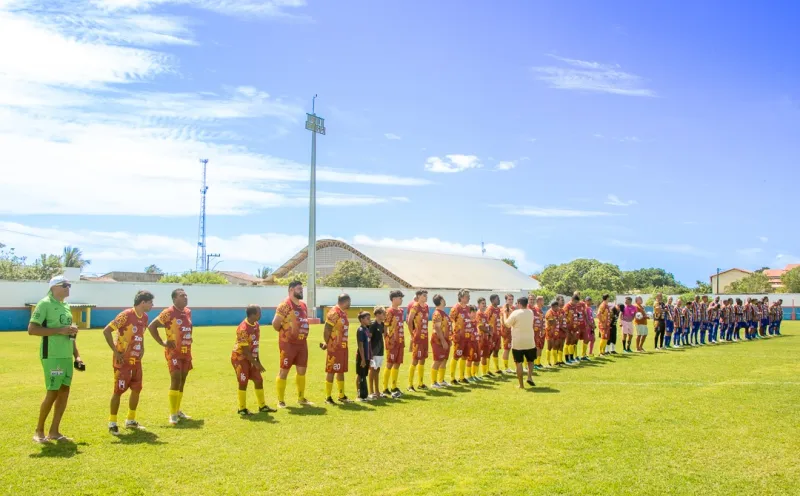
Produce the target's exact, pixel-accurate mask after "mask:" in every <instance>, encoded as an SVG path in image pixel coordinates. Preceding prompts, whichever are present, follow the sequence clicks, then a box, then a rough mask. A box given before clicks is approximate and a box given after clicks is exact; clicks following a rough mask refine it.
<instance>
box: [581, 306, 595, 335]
mask: <svg viewBox="0 0 800 496" xmlns="http://www.w3.org/2000/svg"><path fill="white" fill-rule="evenodd" d="M584 307H586V314H585V318H584V320H583V325H585V326H586V328H587V329H594V326H595V324H594V310H592V307H591V305H584Z"/></svg>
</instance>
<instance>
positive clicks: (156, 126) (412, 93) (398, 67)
mask: <svg viewBox="0 0 800 496" xmlns="http://www.w3.org/2000/svg"><path fill="white" fill-rule="evenodd" d="M798 15H800V6H798V5H797V4H796V3H792V2H783V3H780V2H770V3H768V4H764V5H761V4H756V3H755V2H751V3H749V4H748V5H744V4H741V3H736V4H734V3H731V2H702V4H697V3H696V2H678V3H675V2H647V3H646V4H643V3H641V2H590V1H583V2H578V1H573V2H556V1H552V2H527V1H517V2H514V1H505V2H491V3H490V2H460V1H439V2H425V1H419V2H412V1H403V2H369V1H359V2H356V1H337V2H323V1H314V0H309V1H307V2H304V1H302V0H283V1H274V2H256V1H248V0H246V1H242V2H235V1H232V0H230V1H229V0H197V1H188V0H187V1H171V0H96V1H83V0H62V1H59V2H43V1H36V0H30V1H27V0H0V43H2V44H3V46H15V47H18V48H17V50H15V51H13V52H12V51H10V50H3V53H2V54H0V148H2V149H3V150H4V152H3V160H2V165H1V166H0V167H2V170H3V175H4V181H3V183H2V184H0V241H2V242H3V243H5V244H7V245H9V246H14V247H16V248H17V251H18V252H20V253H22V254H24V255H29V256H32V257H35V256H36V255H38V254H39V253H41V252H43V251H60V248H61V247H62V246H64V245H65V244H73V245H77V246H80V247H81V248H83V249H84V251H85V252H86V254H87V257H88V258H91V259H92V260H93V263H92V265H91V266H90V270H91V271H93V272H98V273H102V272H106V271H110V270H141V269H142V268H144V267H145V266H146V265H149V264H150V263H156V264H157V265H159V266H160V267H162V268H163V269H165V270H167V271H170V272H176V271H183V270H187V269H190V268H192V267H193V266H194V255H195V241H196V236H197V214H198V211H199V203H200V201H199V187H200V185H199V181H200V167H199V164H198V162H197V161H198V159H199V158H201V157H206V158H209V160H210V161H209V180H210V189H209V197H208V204H209V219H208V229H209V243H208V245H209V251H211V252H220V253H221V254H222V257H221V259H222V260H223V262H222V263H221V264H220V265H219V267H218V268H219V269H220V270H223V269H224V270H243V271H246V272H252V271H254V270H255V269H256V268H257V267H258V266H260V265H269V266H272V267H277V266H278V265H280V264H281V263H282V262H284V261H285V260H286V259H287V258H289V257H290V256H291V255H292V254H293V253H294V252H295V251H297V250H298V249H300V248H301V247H302V246H304V244H305V242H306V239H307V238H306V237H307V202H308V201H307V175H308V161H309V155H310V152H309V145H310V134H309V133H308V131H306V130H305V129H304V127H303V122H304V120H305V112H307V111H310V105H311V97H312V96H313V95H314V94H315V93H316V94H318V95H319V98H318V100H317V113H318V114H319V115H321V116H323V117H325V118H326V126H327V131H328V134H327V135H326V136H323V137H320V138H319V142H318V143H319V148H318V166H319V168H320V171H319V184H318V191H319V202H320V205H319V207H318V211H319V219H318V228H317V230H318V233H319V234H320V235H324V236H329V237H337V238H341V239H344V240H347V241H350V242H359V243H363V244H387V245H394V246H400V247H407V248H412V249H419V250H435V251H446V252H454V253H465V254H475V255H480V243H481V241H484V242H485V243H486V245H487V256H496V257H505V256H510V257H513V258H516V259H517V260H518V261H519V262H520V265H521V266H522V269H523V270H526V271H528V272H533V271H536V270H539V269H541V268H542V267H543V266H544V265H546V264H549V263H561V262H565V261H568V260H571V259H573V258H576V257H592V258H598V259H600V260H604V261H610V262H613V263H616V264H619V265H620V266H621V267H622V268H623V269H633V268H638V267H643V266H658V267H664V268H665V269H667V270H669V271H671V272H673V273H675V274H676V276H678V278H679V279H680V280H682V281H683V282H685V283H693V282H694V281H695V280H696V279H706V278H707V277H708V276H709V275H710V274H711V273H712V272H714V271H715V269H716V267H722V268H728V267H731V266H738V267H743V268H758V267H761V266H773V267H777V266H783V265H785V264H786V263H789V262H797V261H798V260H800V249H798V234H797V230H796V229H794V225H793V221H792V219H791V217H790V215H789V212H791V199H792V198H793V195H794V194H796V188H797V179H798V173H797V164H798V163H800V142H799V141H798V139H797V137H798V136H800V94H798V86H797V80H798V76H800V62H798V60H800V58H798V57H797V47H800V33H799V32H797V30H796V29H794V26H793V21H792V19H797V18H798Z"/></svg>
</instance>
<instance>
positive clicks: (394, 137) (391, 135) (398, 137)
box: [384, 133, 402, 140]
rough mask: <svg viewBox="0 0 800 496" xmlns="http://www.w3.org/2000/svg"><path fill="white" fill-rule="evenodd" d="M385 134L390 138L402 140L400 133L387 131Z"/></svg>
mask: <svg viewBox="0 0 800 496" xmlns="http://www.w3.org/2000/svg"><path fill="white" fill-rule="evenodd" d="M384 136H385V137H386V139H388V140H400V139H402V138H401V137H400V136H398V135H396V134H394V133H386V134H384Z"/></svg>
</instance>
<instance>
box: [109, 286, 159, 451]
mask: <svg viewBox="0 0 800 496" xmlns="http://www.w3.org/2000/svg"><path fill="white" fill-rule="evenodd" d="M152 308H153V293H150V292H149V291H139V292H138V293H136V296H135V297H134V298H133V308H129V309H127V310H123V311H122V312H121V313H120V314H119V315H117V317H116V318H115V319H114V320H112V321H111V322H110V323H109V324H108V325H107V326H106V328H105V329H103V336H104V337H105V338H106V343H108V347H109V348H111V351H113V352H114V360H113V363H112V365H113V367H114V393H113V394H112V395H111V416H110V417H109V419H108V432H110V433H111V434H113V435H115V436H118V435H119V427H117V412H119V402H120V398H121V397H122V394H123V393H124V392H125V391H127V390H128V389H130V390H131V394H130V396H129V397H128V418H127V420H126V421H125V427H127V428H128V429H139V430H144V427H143V426H142V425H141V424H139V422H137V421H136V408H137V406H138V405H139V393H141V392H142V356H143V355H144V330H145V329H147V312H149V311H150V310H151V309H152ZM114 333H116V336H114Z"/></svg>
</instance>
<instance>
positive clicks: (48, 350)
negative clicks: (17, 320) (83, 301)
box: [28, 276, 85, 443]
mask: <svg viewBox="0 0 800 496" xmlns="http://www.w3.org/2000/svg"><path fill="white" fill-rule="evenodd" d="M71 287H72V284H70V282H69V281H68V280H67V279H66V278H65V277H64V276H56V277H54V278H52V279H50V290H49V291H48V292H47V296H45V297H44V298H42V299H41V300H39V303H37V304H36V308H34V310H33V315H32V316H31V320H30V322H29V323H28V334H29V335H31V336H40V337H41V338H42V341H41V344H40V346H39V359H40V360H41V362H42V368H43V369H44V382H45V388H46V389H47V393H46V394H45V397H44V400H42V404H41V406H40V407H39V421H38V422H37V424H36V432H35V433H34V436H33V440H34V441H35V442H37V443H46V442H48V441H69V440H70V439H69V438H68V437H67V436H65V435H63V434H61V431H60V427H61V418H62V417H63V416H64V411H65V410H66V409H67V401H68V400H69V388H70V385H71V384H72V367H73V366H74V367H75V368H76V369H78V370H84V369H85V366H84V365H83V362H82V361H81V357H80V354H79V353H78V346H77V345H76V344H75V336H76V335H77V334H78V326H76V325H75V324H73V323H72V311H71V310H70V308H69V304H68V303H66V302H65V301H64V300H65V299H66V298H67V297H68V296H69V290H70V288H71ZM73 357H74V358H75V362H74V363H73V361H72V359H73ZM53 405H55V410H54V411H53V422H52V423H51V424H50V431H49V433H48V434H47V435H45V433H44V423H45V421H46V420H47V417H48V415H50V410H51V409H53Z"/></svg>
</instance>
